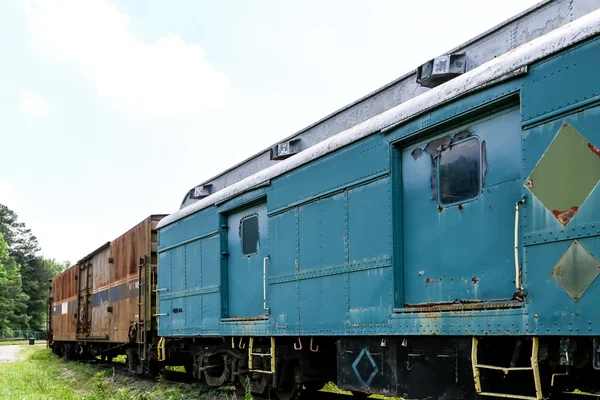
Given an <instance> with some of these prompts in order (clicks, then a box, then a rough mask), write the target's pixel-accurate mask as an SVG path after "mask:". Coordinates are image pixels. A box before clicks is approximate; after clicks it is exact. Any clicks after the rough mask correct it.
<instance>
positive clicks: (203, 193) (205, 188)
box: [190, 184, 212, 199]
mask: <svg viewBox="0 0 600 400" xmlns="http://www.w3.org/2000/svg"><path fill="white" fill-rule="evenodd" d="M211 187H212V185H210V184H209V185H201V186H196V187H195V188H194V190H193V192H192V193H191V196H190V197H191V198H192V199H203V198H205V197H207V196H208V195H210V189H211Z"/></svg>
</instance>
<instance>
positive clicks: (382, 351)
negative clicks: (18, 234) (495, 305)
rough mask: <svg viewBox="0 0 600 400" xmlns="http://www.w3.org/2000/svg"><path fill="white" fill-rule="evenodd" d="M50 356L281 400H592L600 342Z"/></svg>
mask: <svg viewBox="0 0 600 400" xmlns="http://www.w3.org/2000/svg"><path fill="white" fill-rule="evenodd" d="M52 349H53V351H54V352H55V353H56V354H59V355H61V356H63V357H64V358H65V359H90V358H93V357H97V356H99V357H101V359H103V360H106V359H108V360H110V359H112V358H113V357H115V356H117V355H119V354H125V355H126V356H127V365H128V368H129V370H130V371H132V372H135V373H137V374H143V375H151V374H155V373H158V372H159V371H160V370H161V369H162V368H164V367H165V366H168V365H171V366H184V367H185V370H186V373H187V374H188V375H189V376H190V377H193V378H194V379H197V380H199V381H202V382H204V383H206V384H207V385H208V386H211V387H219V386H231V385H234V386H236V388H237V389H238V390H239V391H240V392H241V393H244V392H247V391H248V390H249V391H251V392H252V393H253V394H254V395H256V396H259V397H267V398H277V399H279V400H292V399H296V398H297V397H298V396H299V395H300V393H304V394H305V395H307V394H308V393H309V392H314V391H318V390H320V389H321V388H322V387H323V386H324V385H325V384H326V383H327V382H335V383H336V384H337V385H338V387H339V388H340V389H343V390H347V391H350V392H352V393H353V395H354V396H355V397H363V398H364V397H367V396H369V395H370V394H375V393H377V394H384V395H387V396H400V397H403V398H410V399H430V400H463V399H499V398H509V399H523V400H541V399H553V400H554V399H566V398H574V396H575V398H577V396H581V397H582V398H588V399H589V398H590V397H589V394H591V393H595V392H598V390H599V389H600V385H599V384H598V382H599V381H600V380H599V378H600V338H589V337H525V336H511V337H508V336H494V337H492V336H483V337H435V336H431V337H422V336H420V337H418V336H412V337H411V336H406V337H402V336H387V337H383V336H381V337H303V338H290V337H226V338H223V337H211V338H200V337H197V338H179V339H170V340H168V341H157V342H156V343H154V345H151V346H149V348H148V349H146V353H145V357H141V356H140V355H141V353H140V351H139V347H138V346H137V344H122V345H114V344H107V343H104V344H101V343H91V342H79V343H74V342H73V343H72V342H58V341H55V342H54V343H53V344H52ZM596 396H598V395H596ZM592 398H597V397H592Z"/></svg>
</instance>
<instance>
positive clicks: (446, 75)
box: [417, 53, 466, 88]
mask: <svg viewBox="0 0 600 400" xmlns="http://www.w3.org/2000/svg"><path fill="white" fill-rule="evenodd" d="M465 61H466V54H465V53H456V54H450V55H446V56H440V57H436V58H434V59H433V60H429V61H428V62H426V63H425V64H423V65H421V66H420V67H419V68H417V83H418V84H419V85H421V86H425V87H428V88H434V87H436V86H438V85H441V84H442V83H444V82H448V81H449V80H450V79H452V78H456V77H457V76H459V75H460V74H464V73H465V71H466V62H465Z"/></svg>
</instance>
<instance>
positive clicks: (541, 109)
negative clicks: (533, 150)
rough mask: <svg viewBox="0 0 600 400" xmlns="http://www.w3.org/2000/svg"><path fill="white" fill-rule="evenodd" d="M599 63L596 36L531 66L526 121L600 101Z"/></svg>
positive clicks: (525, 86) (599, 45)
mask: <svg viewBox="0 0 600 400" xmlns="http://www.w3.org/2000/svg"><path fill="white" fill-rule="evenodd" d="M598 65H600V40H599V39H595V40H591V41H588V42H586V43H584V44H581V45H578V46H576V47H575V48H573V49H571V50H569V51H565V52H562V53H561V54H558V55H556V56H553V57H551V58H549V59H548V60H546V61H543V62H540V63H538V64H536V65H534V66H533V67H531V69H530V76H529V77H528V79H527V80H526V81H525V83H524V84H523V89H522V94H523V95H522V98H523V102H522V107H521V109H522V121H523V124H524V125H527V124H533V123H538V122H539V121H543V120H544V119H546V118H551V117H553V116H556V115H557V114H561V113H564V112H565V111H566V112H573V111H575V110H577V109H578V108H579V107H583V106H586V105H587V106H589V104H590V103H591V102H597V101H600V90H598V78H597V74H598Z"/></svg>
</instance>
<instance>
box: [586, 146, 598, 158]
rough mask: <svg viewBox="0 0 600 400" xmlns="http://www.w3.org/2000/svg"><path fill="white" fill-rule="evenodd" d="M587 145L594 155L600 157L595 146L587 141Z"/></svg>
mask: <svg viewBox="0 0 600 400" xmlns="http://www.w3.org/2000/svg"><path fill="white" fill-rule="evenodd" d="M588 147H589V149H590V150H591V151H592V153H594V154H595V155H597V156H598V157H600V149H598V148H597V147H596V146H594V145H593V144H591V143H588Z"/></svg>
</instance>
